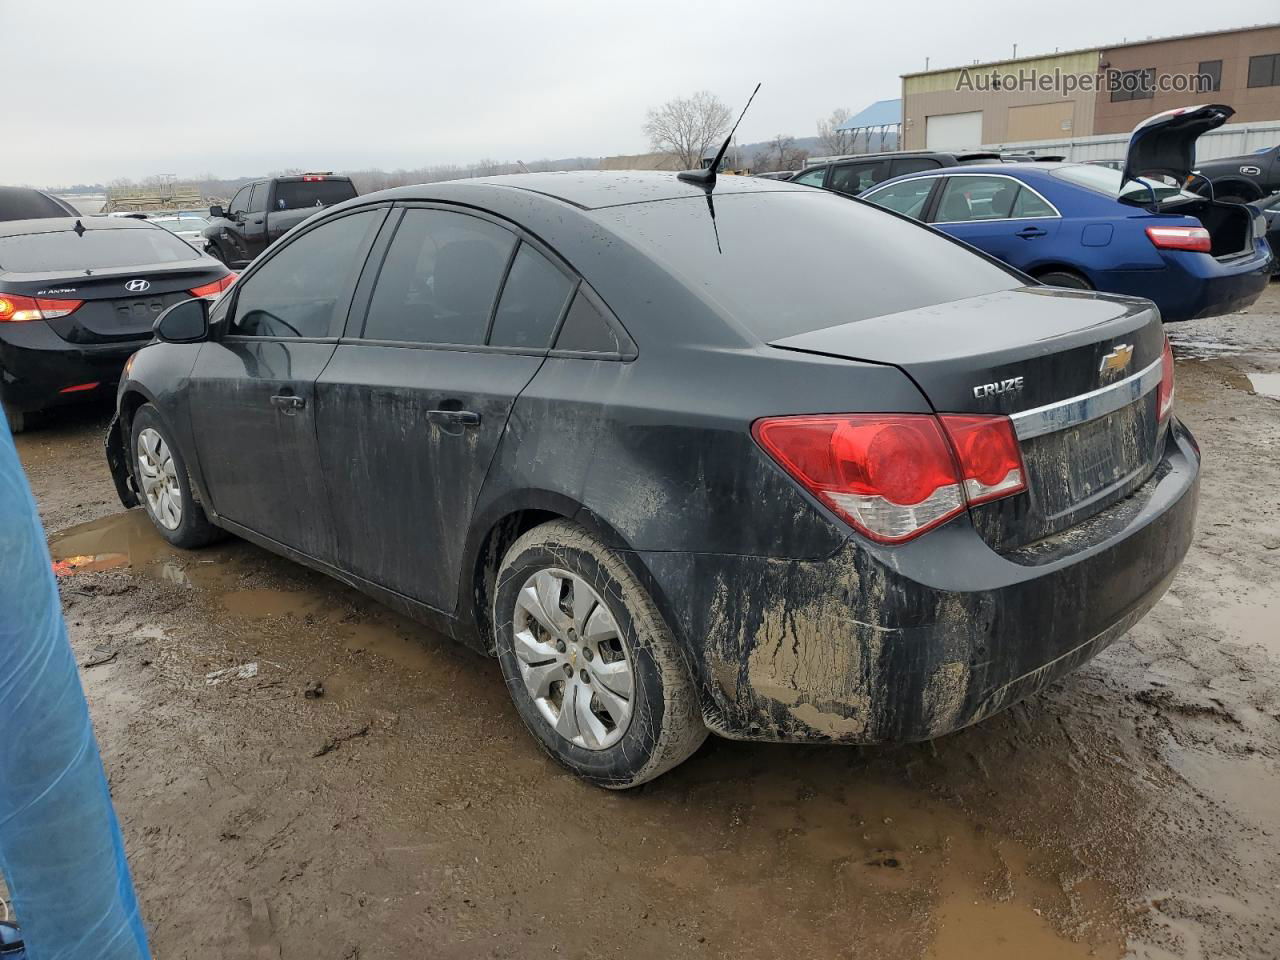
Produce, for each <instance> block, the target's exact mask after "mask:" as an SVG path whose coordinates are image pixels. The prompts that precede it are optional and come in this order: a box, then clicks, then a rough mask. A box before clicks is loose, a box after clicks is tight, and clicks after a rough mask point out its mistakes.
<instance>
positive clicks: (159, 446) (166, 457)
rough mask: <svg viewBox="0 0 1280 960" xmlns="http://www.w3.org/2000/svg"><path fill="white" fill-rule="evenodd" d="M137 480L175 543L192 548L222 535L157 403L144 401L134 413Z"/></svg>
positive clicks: (158, 524)
mask: <svg viewBox="0 0 1280 960" xmlns="http://www.w3.org/2000/svg"><path fill="white" fill-rule="evenodd" d="M129 450H130V454H129V463H130V466H131V468H132V470H133V482H134V485H135V486H136V487H137V489H138V493H139V494H141V500H142V506H143V508H144V509H145V510H146V511H147V516H149V517H150V518H151V522H152V523H153V524H154V525H155V528H156V530H157V531H158V532H159V534H160V536H162V537H164V538H165V539H166V540H168V541H169V542H170V543H172V544H173V545H174V546H175V547H183V548H184V549H192V548H194V547H203V546H204V545H205V544H208V543H212V542H213V541H214V540H217V539H219V537H221V535H222V531H220V530H219V529H218V528H217V527H215V526H214V525H213V524H211V523H210V522H209V518H208V516H206V515H205V512H204V507H202V506H201V505H200V503H199V501H198V500H196V498H195V497H194V496H192V494H191V479H190V477H189V476H188V474H187V465H186V463H184V462H183V459H182V454H181V453H180V452H179V450H178V448H177V446H176V445H175V444H174V442H173V437H172V435H171V434H170V433H169V428H168V427H167V426H166V425H165V423H164V421H162V420H161V419H160V414H159V412H158V411H157V410H156V408H155V407H154V406H152V405H151V404H149V403H144V404H143V405H142V406H141V407H139V408H138V410H137V412H136V413H134V415H133V426H132V430H131V433H130V442H129Z"/></svg>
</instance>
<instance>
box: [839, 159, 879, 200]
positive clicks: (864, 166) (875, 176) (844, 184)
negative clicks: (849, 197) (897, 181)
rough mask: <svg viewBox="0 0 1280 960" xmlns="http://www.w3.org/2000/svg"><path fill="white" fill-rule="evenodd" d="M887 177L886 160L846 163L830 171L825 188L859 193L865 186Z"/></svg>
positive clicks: (872, 184) (840, 191)
mask: <svg viewBox="0 0 1280 960" xmlns="http://www.w3.org/2000/svg"><path fill="white" fill-rule="evenodd" d="M888 179H889V161H888V160H875V161H872V162H870V163H846V164H843V165H842V166H838V167H836V168H835V169H834V170H832V171H831V182H830V183H829V184H827V189H828V190H835V191H836V192H837V193H861V192H862V191H863V190H865V189H867V187H870V186H874V185H875V184H877V183H879V182H880V181H881V180H888Z"/></svg>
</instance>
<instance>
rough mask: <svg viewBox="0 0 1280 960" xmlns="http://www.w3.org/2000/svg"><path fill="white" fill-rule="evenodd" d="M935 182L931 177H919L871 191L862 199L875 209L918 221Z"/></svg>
mask: <svg viewBox="0 0 1280 960" xmlns="http://www.w3.org/2000/svg"><path fill="white" fill-rule="evenodd" d="M936 182H937V181H936V180H935V179H934V178H933V177H919V178H918V179H915V180H907V181H904V182H903V183H891V184H889V186H887V187H881V188H880V189H879V190H873V191H872V192H871V193H869V194H867V195H866V196H865V197H864V198H863V199H865V200H867V201H868V202H870V203H874V204H875V205H876V206H877V207H884V208H885V209H886V210H892V211H894V212H895V213H901V214H903V215H904V216H908V217H912V218H914V219H916V220H919V219H920V214H921V213H923V212H924V203H925V201H926V200H928V199H929V193H930V192H931V191H932V190H933V185H934V183H936Z"/></svg>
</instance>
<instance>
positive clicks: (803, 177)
mask: <svg viewBox="0 0 1280 960" xmlns="http://www.w3.org/2000/svg"><path fill="white" fill-rule="evenodd" d="M826 178H827V168H826V167H818V168H816V169H814V170H810V171H808V172H807V173H802V174H800V176H798V177H792V178H791V182H792V183H798V184H801V185H803V186H806V187H820V186H822V181H823V180H825V179H826Z"/></svg>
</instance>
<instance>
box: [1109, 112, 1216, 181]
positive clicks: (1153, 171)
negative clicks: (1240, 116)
mask: <svg viewBox="0 0 1280 960" xmlns="http://www.w3.org/2000/svg"><path fill="white" fill-rule="evenodd" d="M1233 114H1235V110H1233V109H1232V108H1231V107H1228V106H1227V105H1226V104H1222V103H1209V104H1204V105H1202V106H1198V107H1178V108H1177V109H1176V110H1166V111H1165V112H1164V113H1157V114H1156V115H1155V116H1153V117H1148V118H1147V119H1146V120H1143V121H1142V122H1141V123H1140V124H1138V125H1137V126H1136V127H1134V128H1133V133H1132V135H1130V137H1129V150H1128V152H1127V154H1126V155H1125V162H1124V170H1123V179H1122V180H1121V181H1120V186H1121V187H1122V188H1123V186H1124V185H1125V184H1126V183H1128V182H1129V181H1130V180H1137V179H1138V178H1139V177H1155V176H1166V177H1173V178H1174V180H1176V181H1177V182H1178V183H1179V184H1182V183H1185V182H1186V179H1187V177H1189V176H1190V175H1191V169H1192V168H1193V167H1194V166H1195V165H1196V140H1198V139H1199V138H1200V137H1201V136H1202V135H1203V134H1205V133H1208V132H1209V131H1210V130H1214V129H1217V128H1218V127H1220V126H1222V125H1223V124H1224V123H1226V122H1227V120H1228V119H1230V118H1231V116H1232V115H1233Z"/></svg>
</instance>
